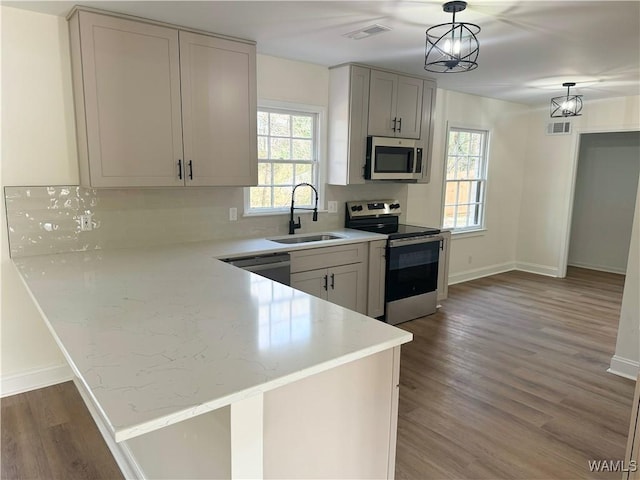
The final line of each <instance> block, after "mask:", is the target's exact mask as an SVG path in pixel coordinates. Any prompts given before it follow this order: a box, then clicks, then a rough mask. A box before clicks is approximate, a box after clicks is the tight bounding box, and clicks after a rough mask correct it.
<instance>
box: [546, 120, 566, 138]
mask: <svg viewBox="0 0 640 480" xmlns="http://www.w3.org/2000/svg"><path fill="white" fill-rule="evenodd" d="M570 134H571V122H551V123H548V124H547V135H570Z"/></svg>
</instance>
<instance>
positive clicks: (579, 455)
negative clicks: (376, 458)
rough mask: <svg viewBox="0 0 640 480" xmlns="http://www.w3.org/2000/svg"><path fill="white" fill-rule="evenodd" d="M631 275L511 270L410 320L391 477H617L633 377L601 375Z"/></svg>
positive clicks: (470, 285)
mask: <svg viewBox="0 0 640 480" xmlns="http://www.w3.org/2000/svg"><path fill="white" fill-rule="evenodd" d="M623 284H624V277H623V276H621V275H614V274H607V273H600V272H594V271H589V270H584V269H576V268H570V270H569V274H568V276H567V278H565V279H553V278H547V277H542V276H537V275H532V274H527V273H523V272H508V273H505V274H501V275H496V276H492V277H487V278H483V279H479V280H475V281H472V282H467V283H464V284H460V285H454V286H451V287H450V290H449V297H450V298H449V300H447V301H446V302H445V303H444V305H443V307H442V308H441V309H440V310H439V311H438V313H436V314H434V315H431V316H429V317H424V318H420V319H417V320H414V321H412V322H408V323H404V324H402V325H401V328H404V329H406V330H408V331H411V332H413V334H414V341H413V342H411V343H409V344H407V345H405V346H403V349H402V359H401V363H400V366H401V373H400V415H399V421H398V449H397V461H396V477H397V478H400V479H409V478H410V479H450V478H456V479H498V478H499V479H510V478H521V479H574V478H615V479H619V478H620V476H621V473H604V474H602V473H600V474H596V473H591V472H590V471H589V464H588V461H589V460H601V459H611V460H622V459H624V453H625V446H626V439H627V434H628V429H629V419H630V414H631V402H632V400H633V388H634V382H632V381H629V380H625V379H623V378H619V377H617V376H615V375H612V374H609V373H606V369H607V368H608V366H609V362H610V360H611V356H612V355H613V353H614V350H615V342H616V332H617V327H618V317H619V310H620V303H621V298H622V288H623Z"/></svg>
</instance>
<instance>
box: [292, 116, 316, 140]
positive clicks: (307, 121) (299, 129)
mask: <svg viewBox="0 0 640 480" xmlns="http://www.w3.org/2000/svg"><path fill="white" fill-rule="evenodd" d="M291 119H292V123H293V134H292V136H294V137H300V138H311V135H312V132H313V118H312V117H300V116H297V115H294V116H292V117H291Z"/></svg>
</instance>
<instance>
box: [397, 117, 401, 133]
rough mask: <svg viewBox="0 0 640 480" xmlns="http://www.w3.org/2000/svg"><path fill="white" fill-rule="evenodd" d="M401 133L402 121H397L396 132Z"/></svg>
mask: <svg viewBox="0 0 640 480" xmlns="http://www.w3.org/2000/svg"><path fill="white" fill-rule="evenodd" d="M401 131H402V119H400V120H398V132H401Z"/></svg>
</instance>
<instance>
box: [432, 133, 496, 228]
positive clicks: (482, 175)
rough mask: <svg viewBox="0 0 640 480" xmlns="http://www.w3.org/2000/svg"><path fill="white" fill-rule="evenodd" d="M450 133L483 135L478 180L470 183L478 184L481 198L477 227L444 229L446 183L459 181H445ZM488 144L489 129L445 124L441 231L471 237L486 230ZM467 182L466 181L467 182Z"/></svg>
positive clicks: (489, 137)
mask: <svg viewBox="0 0 640 480" xmlns="http://www.w3.org/2000/svg"><path fill="white" fill-rule="evenodd" d="M452 131H458V132H471V133H482V134H484V142H483V143H484V145H483V152H484V154H483V155H482V156H481V157H480V158H481V162H482V165H481V168H480V178H479V179H478V180H471V181H477V182H480V184H481V190H482V191H481V198H480V199H479V200H478V202H475V203H477V204H478V205H480V208H481V210H480V223H479V225H472V226H466V227H457V228H456V227H446V226H445V225H444V221H445V208H446V207H447V204H446V196H447V183H448V182H458V181H460V180H447V165H448V162H449V137H450V135H451V132H452ZM490 143H491V129H489V128H487V127H484V126H477V125H465V124H458V123H449V122H447V128H446V132H445V148H444V164H443V167H444V168H443V172H442V204H441V209H440V224H441V225H442V228H443V229H447V230H450V231H451V234H452V235H462V234H469V235H470V236H473V235H478V234H482V232H484V231H486V230H487V227H486V225H487V223H486V221H487V187H488V184H489V178H488V173H489V152H490V150H489V148H490ZM467 181H468V180H467ZM456 205H460V203H457V204H456Z"/></svg>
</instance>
